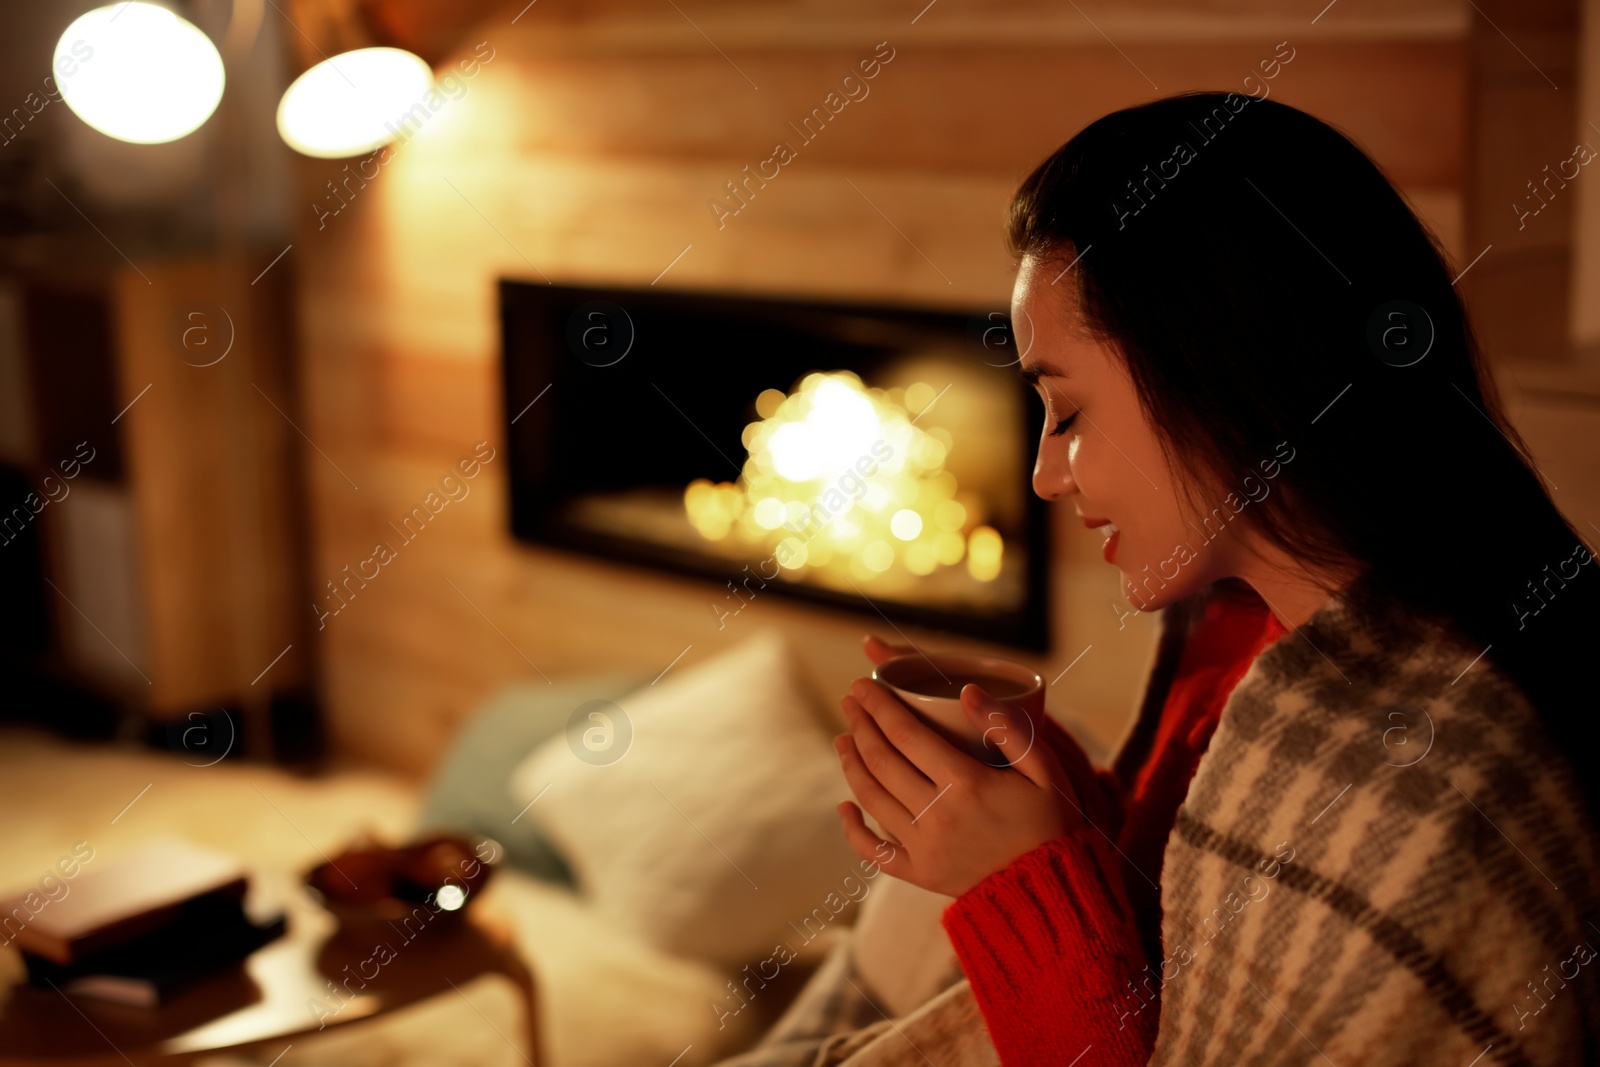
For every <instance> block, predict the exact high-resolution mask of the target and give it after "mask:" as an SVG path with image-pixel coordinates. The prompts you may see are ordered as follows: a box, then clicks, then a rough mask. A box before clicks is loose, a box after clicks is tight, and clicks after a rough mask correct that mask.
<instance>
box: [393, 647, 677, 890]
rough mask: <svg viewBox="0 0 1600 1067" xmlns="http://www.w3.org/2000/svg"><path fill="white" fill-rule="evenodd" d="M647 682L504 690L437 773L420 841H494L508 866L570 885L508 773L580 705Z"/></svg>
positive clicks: (615, 679) (474, 719)
mask: <svg viewBox="0 0 1600 1067" xmlns="http://www.w3.org/2000/svg"><path fill="white" fill-rule="evenodd" d="M648 680H649V678H648V677H642V678H641V677H636V676H634V675H629V674H618V673H607V674H594V675H584V676H580V677H577V678H571V679H567V680H564V681H559V682H555V683H554V684H551V683H548V682H544V681H537V682H518V683H516V684H514V685H509V686H507V687H505V688H504V689H502V690H500V691H499V692H498V693H496V694H495V695H494V696H492V697H491V698H490V699H489V700H488V701H487V702H486V703H485V704H484V705H483V706H482V707H481V708H479V709H478V710H477V711H476V712H474V713H473V714H472V716H471V717H470V718H469V719H468V721H467V724H466V726H465V727H463V728H462V730H461V733H460V734H459V735H458V736H457V737H456V740H455V744H453V745H452V746H451V748H450V751H449V752H448V753H447V754H446V755H445V757H444V760H443V761H442V762H441V763H440V764H439V767H438V769H437V770H436V771H435V772H434V775H433V779H432V781H431V782H429V784H428V791H427V798H426V799H425V800H424V801H423V805H422V816H421V818H420V820H419V827H418V833H419V835H420V834H421V833H422V832H424V831H428V830H454V831H457V832H460V833H464V834H466V835H468V836H471V837H473V838H474V839H476V838H477V837H491V838H493V839H494V840H496V841H498V842H499V843H500V844H501V845H502V846H504V848H505V862H506V863H507V864H509V865H511V866H513V867H516V868H519V869H521V870H524V871H526V872H528V873H529V874H532V875H534V876H535V877H538V878H542V879H544V880H546V881H550V882H564V883H566V884H568V885H571V884H573V877H572V872H571V870H570V869H569V867H568V866H567V863H566V861H565V860H564V859H563V858H562V857H561V854H560V853H559V852H557V851H556V850H555V848H554V847H553V846H552V845H551V844H550V842H549V841H548V840H546V838H545V837H544V835H543V834H542V833H540V832H539V826H538V823H537V822H536V821H535V820H533V819H531V818H529V817H528V815H527V814H525V813H522V807H523V805H521V804H519V803H517V801H516V800H515V799H514V798H513V797H512V796H511V792H510V788H509V782H510V779H511V772H512V770H513V769H515V767H516V766H517V764H519V763H521V762H522V760H523V758H524V757H526V756H527V755H528V753H530V752H532V751H533V750H534V749H535V748H537V747H538V746H539V745H540V744H542V743H543V742H544V741H545V740H546V739H548V738H550V737H553V736H555V735H557V734H559V733H561V731H562V730H564V729H565V728H566V725H567V719H568V718H569V717H570V716H571V714H572V712H573V710H574V709H575V708H577V707H578V705H580V704H582V703H584V702H585V701H588V700H616V699H618V698H619V697H623V696H626V695H627V694H629V693H631V692H633V690H635V689H637V688H639V686H641V685H644V684H645V683H646V682H647V681H648ZM519 814H520V816H521V817H520V818H519V817H518V816H519ZM512 820H515V821H514V822H513V821H512Z"/></svg>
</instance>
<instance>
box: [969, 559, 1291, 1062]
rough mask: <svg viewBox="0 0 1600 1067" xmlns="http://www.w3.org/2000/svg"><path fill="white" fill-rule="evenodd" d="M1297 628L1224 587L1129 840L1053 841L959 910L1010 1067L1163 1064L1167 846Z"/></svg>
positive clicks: (1196, 642) (1121, 834)
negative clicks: (1232, 714)
mask: <svg viewBox="0 0 1600 1067" xmlns="http://www.w3.org/2000/svg"><path fill="white" fill-rule="evenodd" d="M1285 632H1286V631H1285V630H1284V628H1283V625H1282V624H1281V623H1279V622H1278V620H1277V617H1276V616H1275V615H1273V614H1272V612H1271V611H1270V610H1269V609H1268V608H1267V606H1266V604H1265V603H1264V602H1263V601H1262V600H1261V599H1260V597H1258V596H1256V595H1255V594H1254V593H1253V592H1250V591H1249V590H1247V589H1246V590H1242V591H1235V590H1233V589H1231V588H1229V587H1227V586H1219V587H1218V589H1217V592H1216V595H1215V596H1214V597H1212V599H1211V600H1210V601H1209V603H1207V605H1206V609H1205V612H1204V614H1203V616H1202V619H1201V622H1200V624H1199V626H1198V627H1197V628H1196V630H1195V631H1194V632H1193V633H1192V634H1191V636H1190V638H1189V640H1188V641H1187V642H1186V644H1185V646H1184V651H1183V655H1182V656H1181V657H1180V660H1179V665H1178V670H1177V674H1176V676H1175V678H1174V681H1173V684H1172V688H1171V690H1170V691H1169V693H1168V695H1167V699H1166V703H1165V704H1164V705H1163V708H1162V713H1161V720H1160V723H1159V725H1158V727H1157V730H1156V736H1155V739H1154V742H1153V744H1152V746H1151V749H1150V753H1149V755H1148V757H1147V758H1146V760H1145V762H1144V763H1143V764H1142V765H1140V767H1139V768H1138V770H1137V772H1136V773H1135V774H1134V776H1133V779H1132V781H1131V782H1129V783H1128V784H1127V788H1126V789H1124V790H1122V791H1121V802H1122V811H1123V818H1122V825H1121V828H1120V831H1116V841H1115V843H1114V844H1113V842H1112V841H1111V840H1110V839H1109V838H1108V837H1107V836H1106V834H1105V833H1102V832H1100V831H1099V830H1095V829H1091V828H1084V829H1082V830H1079V831H1075V832H1073V833H1070V834H1067V835H1065V836H1063V837H1059V838H1056V839H1055V840H1053V841H1048V842H1046V843H1045V844H1043V845H1040V846H1039V847H1038V848H1036V849H1034V850H1033V851H1032V852H1029V853H1027V854H1025V855H1023V856H1020V857H1018V858H1017V859H1015V860H1013V861H1012V862H1011V863H1010V865H1008V866H1007V867H1005V868H1004V869H1003V870H999V871H996V872H995V873H993V874H991V875H989V876H988V877H987V878H985V879H984V880H983V881H982V882H979V883H978V884H977V885H975V886H973V887H972V888H971V889H969V890H968V891H967V892H965V893H963V894H962V895H961V896H960V897H958V898H957V899H956V900H955V901H954V902H953V903H952V904H950V905H949V906H948V907H947V908H946V909H945V911H944V917H943V921H944V927H945V930H946V932H947V933H948V934H949V936H950V941H951V944H952V945H953V946H954V947H955V950H956V955H957V956H959V957H960V960H961V966H962V969H963V970H964V971H965V972H966V975H967V978H968V980H969V981H970V982H971V983H972V992H973V998H974V999H975V1000H976V1001H977V1003H978V1007H979V1008H980V1009H981V1010H982V1012H983V1017H984V1021H985V1022H986V1023H987V1024H988V1027H989V1036H990V1038H991V1039H992V1040H993V1042H994V1046H995V1050H996V1051H997V1052H999V1054H1000V1062H1001V1064H1002V1065H1004V1067H1049V1065H1060V1067H1068V1065H1071V1064H1076V1063H1078V1062H1079V1060H1080V1059H1082V1058H1083V1057H1084V1056H1085V1055H1086V1054H1087V1053H1088V1052H1089V1051H1090V1050H1091V1049H1092V1050H1094V1055H1093V1056H1092V1057H1090V1058H1088V1059H1085V1060H1083V1067H1088V1065H1090V1064H1094V1065H1096V1067H1099V1065H1105V1064H1111V1065H1123V1064H1143V1063H1146V1062H1147V1061H1148V1060H1149V1058H1150V1050H1151V1048H1152V1047H1153V1046H1154V1044H1155V1035H1156V1017H1157V1014H1158V1011H1159V1008H1158V1006H1157V992H1158V991H1159V988H1160V979H1159V977H1158V973H1159V971H1160V962H1161V956H1160V952H1161V898H1160V891H1159V889H1158V888H1157V886H1158V883H1159V882H1160V879H1161V857H1162V853H1163V851H1164V850H1165V848H1166V843H1167V837H1168V835H1170V834H1171V832H1172V825H1173V822H1174V821H1175V820H1176V818H1177V811H1178V807H1179V805H1180V804H1182V803H1183V798H1184V795H1185V794H1186V793H1187V792H1188V789H1189V781H1190V779H1191V778H1193V776H1194V772H1195V768H1196V767H1197V766H1198V765H1199V762H1200V757H1201V755H1203V754H1204V752H1205V749H1206V745H1207V743H1208V742H1209V741H1210V740H1211V733H1212V731H1213V730H1214V729H1215V728H1216V725H1217V720H1218V718H1219V717H1220V715H1221V713H1222V706H1223V704H1224V703H1226V702H1227V699H1228V696H1229V694H1230V693H1232V692H1233V687H1234V686H1235V685H1236V684H1237V683H1238V681H1239V679H1240V678H1242V677H1243V676H1244V673H1245V671H1246V670H1247V669H1248V668H1249V666H1250V663H1251V662H1252V661H1253V660H1254V659H1255V657H1256V656H1257V655H1259V654H1260V652H1261V651H1262V649H1264V648H1265V647H1266V646H1267V645H1269V644H1271V643H1272V642H1274V641H1276V640H1277V639H1278V638H1279V637H1281V636H1283V634H1284V633H1285ZM1103 773H1105V772H1103ZM1102 829H1106V828H1102ZM1108 832H1109V831H1108ZM1147 966H1148V970H1147V969H1146V968H1147Z"/></svg>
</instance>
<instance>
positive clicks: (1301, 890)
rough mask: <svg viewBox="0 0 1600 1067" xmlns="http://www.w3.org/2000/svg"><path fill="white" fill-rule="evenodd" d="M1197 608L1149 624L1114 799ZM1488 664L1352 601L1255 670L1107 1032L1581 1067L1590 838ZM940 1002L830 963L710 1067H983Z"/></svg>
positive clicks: (1434, 630)
mask: <svg viewBox="0 0 1600 1067" xmlns="http://www.w3.org/2000/svg"><path fill="white" fill-rule="evenodd" d="M1205 596H1206V594H1205V593H1204V592H1202V593H1199V594H1196V595H1195V596H1193V597H1190V598H1188V599H1187V600H1185V601H1183V602H1180V603H1177V604H1174V605H1172V606H1170V607H1168V608H1166V609H1165V610H1164V611H1163V612H1162V620H1161V622H1162V625H1161V635H1160V638H1159V640H1158V642H1157V646H1156V651H1155V653H1154V655H1153V659H1152V663H1151V669H1150V671H1149V674H1148V676H1147V678H1146V682H1145V688H1144V692H1143V694H1142V696H1141V699H1140V704H1139V711H1138V714H1137V716H1136V717H1135V719H1134V722H1133V724H1132V727H1131V729H1130V731H1129V733H1128V735H1127V736H1126V737H1125V738H1124V739H1123V742H1122V744H1121V745H1120V746H1119V750H1118V753H1117V756H1116V758H1115V760H1114V763H1113V765H1114V767H1115V768H1116V769H1117V771H1118V773H1119V774H1122V775H1124V776H1125V775H1126V774H1127V773H1129V771H1130V770H1131V768H1133V767H1135V766H1137V765H1138V763H1139V762H1140V761H1141V760H1142V758H1143V757H1144V754H1145V753H1146V752H1147V751H1148V748H1149V746H1150V744H1151V741H1152V739H1153V737H1154V733H1155V726H1156V722H1157V719H1158V718H1159V714H1160V709H1161V707H1162V704H1163V702H1164V700H1165V696H1166V690H1167V687H1168V686H1169V685H1170V683H1171V680H1172V676H1173V673H1174V672H1175V670H1176V667H1177V662H1178V657H1179V655H1180V654H1181V652H1182V647H1183V642H1184V641H1185V640H1186V638H1187V635H1188V633H1189V629H1190V627H1191V626H1192V624H1193V622H1194V620H1196V619H1197V618H1198V617H1199V614H1200V609H1201V607H1202V606H1203V598H1204V597H1205ZM1483 651H1484V650H1483V649H1481V648H1477V647H1473V646H1472V645H1471V644H1470V643H1469V642H1468V641H1467V640H1466V639H1465V638H1464V637H1462V636H1461V635H1460V634H1459V632H1458V631H1456V630H1454V629H1453V628H1452V627H1450V626H1449V625H1448V624H1447V623H1446V622H1443V621H1441V620H1434V619H1429V618H1423V617H1419V616H1418V615H1417V614H1415V613H1413V612H1410V611H1408V610H1406V609H1404V608H1403V607H1400V606H1398V605H1396V604H1394V603H1392V602H1390V601H1388V600H1387V599H1386V598H1385V597H1384V596H1383V595H1382V594H1381V593H1379V592H1377V591H1375V590H1374V589H1372V588H1371V587H1369V586H1368V585H1367V584H1365V583H1364V582H1361V581H1358V582H1356V583H1353V584H1352V585H1350V586H1347V587H1346V588H1345V589H1343V590H1341V591H1340V592H1339V593H1338V594H1336V595H1334V596H1333V597H1331V598H1330V599H1329V600H1328V601H1327V602H1326V603H1325V604H1324V605H1323V606H1322V607H1321V608H1320V609H1319V610H1318V611H1317V612H1316V614H1315V615H1313V617H1312V618H1311V619H1310V620H1308V621H1307V623H1306V624H1305V625H1304V626H1302V627H1300V628H1299V630H1298V631H1297V632H1295V633H1291V634H1290V635H1288V636H1286V637H1285V638H1284V639H1283V640H1281V641H1279V642H1278V643H1276V644H1275V645H1273V646H1272V647H1271V648H1269V649H1268V650H1267V651H1266V652H1264V653H1263V654H1262V655H1261V656H1260V657H1259V658H1258V659H1257V660H1256V662H1255V663H1254V664H1252V665H1251V668H1250V670H1249V671H1248V673H1247V674H1246V675H1245V676H1244V678H1243V680H1241V682H1240V683H1239V685H1238V686H1237V687H1236V688H1235V690H1234V692H1233V694H1232V695H1231V696H1230V698H1229V700H1228V703H1227V705H1226V707H1225V708H1224V710H1223V714H1222V720H1221V723H1220V725H1219V726H1218V728H1217V731H1216V733H1215V734H1214V736H1213V737H1212V740H1211V743H1210V746H1209V748H1208V749H1207V752H1206V755H1205V757H1204V758H1203V759H1202V760H1201V763H1200V767H1199V770H1198V771H1197V772H1196V775H1195V777H1194V780H1193V782H1192V783H1191V785H1190V789H1189V793H1188V796H1187V798H1186V800H1185V802H1184V804H1183V806H1182V808H1181V809H1180V810H1179V812H1178V819H1177V824H1176V827H1175V828H1174V831H1173V834H1172V837H1171V838H1170V839H1169V841H1168V844H1167V849H1166V853H1165V859H1164V864H1165V865H1164V868H1163V871H1162V876H1161V903H1162V912H1163V915H1162V926H1161V935H1162V946H1161V947H1162V958H1161V959H1160V960H1158V961H1152V963H1151V965H1150V966H1149V968H1148V969H1147V971H1146V972H1145V978H1144V981H1143V982H1142V983H1140V985H1139V987H1138V988H1130V989H1127V990H1123V991H1121V995H1120V996H1118V997H1115V998H1113V1002H1112V1003H1108V1004H1107V1007H1106V1010H1108V1011H1113V1012H1116V1013H1117V1014H1118V1016H1119V1017H1122V1016H1127V1015H1132V1014H1134V1013H1137V1012H1140V1011H1156V1012H1158V1013H1159V1029H1158V1035H1157V1042H1156V1048H1155V1051H1154V1055H1153V1057H1152V1059H1151V1061H1150V1062H1151V1063H1153V1064H1162V1065H1165V1064H1229V1065H1234V1064H1254V1065H1262V1067H1268V1065H1280V1064H1281V1065H1288V1064H1334V1065H1338V1067H1356V1065H1358V1064H1359V1065H1362V1067H1384V1065H1389V1064H1393V1065H1400V1064H1416V1063H1439V1064H1456V1065H1459V1067H1480V1065H1481V1067H1488V1065H1490V1064H1507V1065H1539V1067H1545V1065H1551V1067H1554V1065H1557V1064H1583V1063H1597V1062H1600V959H1597V953H1596V946H1600V844H1597V834H1596V828H1595V826H1594V825H1593V824H1592V823H1591V821H1590V820H1589V817H1588V814H1587V811H1586V809H1585V807H1584V804H1583V801H1582V794H1581V791H1580V790H1579V788H1578V785H1577V782H1576V779H1575V777H1574V773H1575V772H1574V768H1573V764H1572V762H1571V761H1570V760H1569V759H1568V758H1567V756H1566V755H1565V754H1564V753H1562V752H1559V751H1556V750H1555V749H1554V748H1553V746H1552V745H1551V743H1550V741H1549V740H1548V738H1547V736H1546V735H1545V734H1544V732H1543V730H1542V729H1541V727H1540V726H1539V723H1538V719H1537V716H1536V714H1535V712H1534V710H1533V708H1532V707H1531V706H1530V705H1529V704H1528V702H1527V701H1526V700H1525V699H1524V698H1523V697H1522V696H1521V694H1520V692H1519V691H1518V690H1517V689H1516V688H1515V687H1514V686H1513V685H1512V684H1511V683H1510V682H1509V680H1508V679H1507V678H1506V677H1505V676H1504V675H1503V674H1501V673H1499V672H1498V671H1497V669H1496V667H1495V665H1494V663H1493V661H1492V660H1490V659H1489V658H1488V657H1486V656H1484V655H1483V654H1482V653H1483ZM1573 696H1574V699H1578V697H1579V694H1573ZM1588 699H1593V697H1592V695H1588ZM950 978H951V982H950V984H949V985H948V986H946V987H945V988H944V990H943V992H941V993H939V994H938V995H936V996H934V997H933V998H932V999H930V1000H929V1001H928V1002H926V1003H925V1004H923V1005H922V1006H921V1007H920V1008H918V1009H916V1010H915V1011H913V1012H911V1013H909V1014H908V1015H906V1016H905V1017H903V1018H898V1019H890V1018H888V1017H887V1016H886V1015H885V1014H884V1013H883V1012H881V1011H879V1010H878V1009H877V1008H876V1007H875V1005H874V1001H873V998H872V996H871V995H870V994H871V990H869V989H864V988H863V987H862V984H861V980H860V976H859V974H857V973H855V971H854V968H853V965H852V962H851V958H850V954H849V942H848V940H846V941H844V942H843V943H841V944H840V945H839V946H836V947H835V949H834V950H833V952H832V953H831V954H830V955H829V957H828V958H827V960H826V961H825V962H824V964H823V965H822V966H821V967H820V968H819V970H818V971H817V973H816V974H815V975H814V976H813V978H812V980H811V982H810V983H809V984H808V985H807V987H806V989H805V990H803V991H802V993H801V995H800V996H799V998H798V999H797V1000H796V1001H795V1003H794V1004H793V1005H791V1007H790V1009H789V1011H788V1012H787V1013H786V1014H785V1015H784V1017H783V1018H782V1019H780V1020H779V1022H778V1023H777V1024H776V1025H775V1026H774V1028H773V1029H772V1031H770V1032H769V1033H768V1034H767V1035H766V1036H765V1038H764V1039H763V1040H762V1041H761V1043H760V1044H758V1045H757V1046H756V1047H754V1048H753V1049H751V1050H749V1051H748V1052H746V1053H745V1054H743V1055H742V1056H739V1057H736V1058H735V1059H733V1060H729V1061H725V1062H726V1067H828V1065H834V1064H840V1065H847V1067H928V1065H932V1067H992V1065H994V1064H996V1063H997V1062H998V1056H997V1055H996V1053H995V1051H994V1047H993V1045H992V1044H991V1043H990V1041H989V1039H988V1034H987V1031H986V1029H985V1027H984V1022H983V1019H982V1017H981V1015H980V1013H979V1012H978V1010H977V1007H976V1004H975V1002H974V1000H973V997H972V991H971V987H970V986H969V985H968V983H967V981H966V979H965V978H963V977H961V976H960V974H959V972H957V973H955V974H952V975H951V976H950ZM1062 1051H1063V1053H1064V1054H1063V1055H1062V1056H1060V1062H1062V1063H1066V1062H1067V1061H1068V1060H1070V1059H1071V1058H1072V1055H1073V1054H1076V1050H1062ZM1051 1059H1052V1061H1053V1060H1054V1059H1055V1057H1052V1058H1051ZM1090 1062H1092V1056H1091V1057H1090V1058H1089V1059H1088V1060H1085V1067H1087V1065H1088V1064H1089V1063H1090ZM1008 1067H1019V1065H1008Z"/></svg>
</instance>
